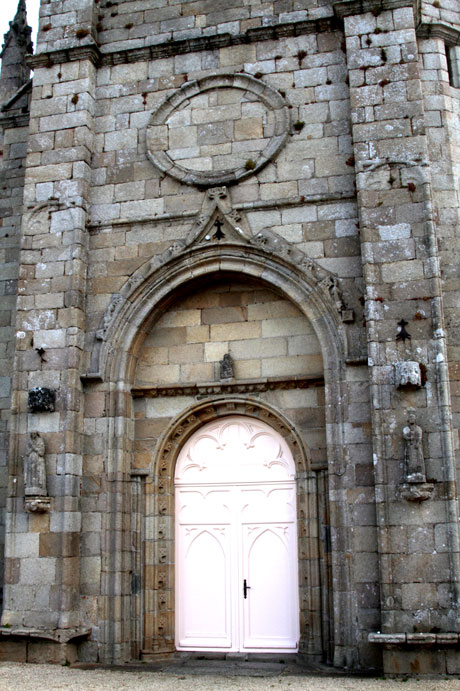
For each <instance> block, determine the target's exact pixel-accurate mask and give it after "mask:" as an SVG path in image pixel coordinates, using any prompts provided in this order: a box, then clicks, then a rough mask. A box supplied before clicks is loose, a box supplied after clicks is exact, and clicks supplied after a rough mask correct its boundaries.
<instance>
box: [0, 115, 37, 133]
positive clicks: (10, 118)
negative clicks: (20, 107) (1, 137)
mask: <svg viewBox="0 0 460 691" xmlns="http://www.w3.org/2000/svg"><path fill="white" fill-rule="evenodd" d="M29 120H30V114H29V113H19V114H17V115H13V114H11V115H3V114H0V129H2V130H6V129H9V128H10V127H11V128H12V127H28V125H29Z"/></svg>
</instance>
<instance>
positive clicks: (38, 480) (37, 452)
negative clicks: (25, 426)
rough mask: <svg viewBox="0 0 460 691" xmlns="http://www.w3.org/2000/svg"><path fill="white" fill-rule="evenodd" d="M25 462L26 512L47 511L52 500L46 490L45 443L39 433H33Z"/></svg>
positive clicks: (24, 458)
mask: <svg viewBox="0 0 460 691" xmlns="http://www.w3.org/2000/svg"><path fill="white" fill-rule="evenodd" d="M23 461H24V495H25V505H24V508H25V510H26V511H31V512H35V511H47V510H48V509H49V505H50V499H49V497H48V492H47V489H46V465H45V442H44V440H43V439H42V437H41V436H40V433H39V432H31V433H30V436H29V441H28V443H27V448H26V452H25V454H24V456H23Z"/></svg>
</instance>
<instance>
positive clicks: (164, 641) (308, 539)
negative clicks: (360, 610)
mask: <svg viewBox="0 0 460 691" xmlns="http://www.w3.org/2000/svg"><path fill="white" fill-rule="evenodd" d="M234 416H243V417H244V418H246V419H248V420H254V421H255V422H257V421H260V422H261V423H262V424H265V425H268V426H269V427H270V428H271V429H273V430H274V432H275V433H276V434H278V435H279V437H280V438H281V439H282V440H283V443H284V444H286V446H287V448H288V449H289V451H290V454H291V456H292V459H293V462H294V464H295V475H296V477H295V482H296V487H297V490H296V494H297V525H298V531H297V541H298V557H299V603H300V621H301V622H302V624H303V628H302V629H301V633H300V635H301V639H300V646H299V649H300V650H301V651H302V652H305V651H306V650H308V651H309V652H310V654H313V655H314V656H315V657H316V658H317V659H320V658H321V653H322V651H321V645H322V641H321V634H322V632H321V614H320V609H321V603H320V602H317V603H316V610H317V614H316V616H315V615H313V616H312V593H311V586H312V584H315V583H318V582H319V579H320V574H319V563H318V553H319V543H318V536H317V533H316V525H317V520H318V516H317V513H316V507H317V506H318V503H317V497H316V494H317V491H318V487H317V482H316V477H315V473H314V472H312V471H311V469H310V464H309V461H308V450H307V449H306V447H305V443H304V441H303V440H302V438H301V437H300V436H299V435H298V433H297V431H296V429H295V427H294V426H293V425H292V423H291V422H290V421H289V420H288V419H287V418H286V417H285V416H284V415H283V414H282V413H281V412H280V411H277V410H274V409H273V408H272V407H271V406H268V405H267V404H265V403H263V402H261V401H260V400H257V399H254V398H251V397H242V396H241V397H228V398H217V399H214V400H208V401H204V402H202V403H199V404H197V405H195V406H193V407H190V408H188V409H187V410H185V411H184V412H183V413H182V414H181V415H179V416H178V417H177V418H175V419H174V420H173V421H172V422H171V424H170V426H169V427H168V430H167V431H166V433H165V434H164V435H163V438H162V440H161V442H160V444H159V447H158V450H157V453H156V454H155V466H154V470H153V476H152V477H151V478H148V480H147V481H146V485H145V493H146V503H145V512H146V521H147V522H148V523H149V524H150V525H151V529H150V530H149V529H147V530H146V534H145V535H144V537H145V540H146V546H145V554H146V555H151V558H152V563H146V565H145V566H146V571H145V573H146V580H145V583H144V585H145V597H144V602H145V611H144V617H145V626H144V634H143V637H144V640H143V646H142V649H143V651H144V653H143V657H144V659H151V658H154V657H155V656H156V655H158V654H161V653H163V654H164V653H172V652H174V651H175V629H174V626H175V604H174V582H175V564H174V554H175V544H174V522H175V507H174V475H175V467H176V461H177V458H178V456H179V454H180V452H181V449H182V448H183V446H184V444H185V443H186V442H187V441H188V439H190V437H192V435H194V434H195V433H196V432H197V431H198V430H200V428H202V427H203V426H204V425H207V424H209V423H210V422H213V421H218V420H222V419H224V418H226V417H228V418H230V417H234ZM313 526H314V530H313V531H312V534H311V535H309V534H308V533H309V531H310V530H311V528H313ZM147 560H148V557H147ZM313 609H315V607H314V608H313ZM307 639H308V640H307ZM313 651H314V652H313Z"/></svg>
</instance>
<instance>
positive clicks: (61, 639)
mask: <svg viewBox="0 0 460 691" xmlns="http://www.w3.org/2000/svg"><path fill="white" fill-rule="evenodd" d="M90 633H91V627H79V628H73V629H36V628H35V629H34V628H30V627H27V626H11V627H9V626H1V627H0V639H1V638H3V637H11V636H13V637H14V636H19V637H21V638H42V639H45V640H48V641H54V642H55V643H68V642H69V641H71V640H73V639H75V638H83V637H84V638H87V637H88V636H89V635H90Z"/></svg>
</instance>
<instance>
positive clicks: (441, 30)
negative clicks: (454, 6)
mask: <svg viewBox="0 0 460 691" xmlns="http://www.w3.org/2000/svg"><path fill="white" fill-rule="evenodd" d="M417 36H418V38H440V39H441V40H442V41H445V42H446V43H448V44H450V45H452V46H455V45H458V44H460V29H456V28H455V27H454V26H451V25H450V24H445V23H444V22H423V23H422V22H421V23H420V24H419V25H418V27H417Z"/></svg>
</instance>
